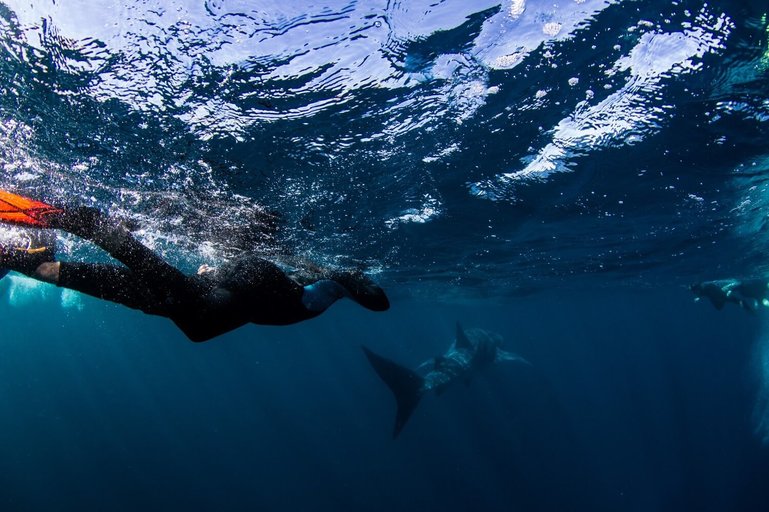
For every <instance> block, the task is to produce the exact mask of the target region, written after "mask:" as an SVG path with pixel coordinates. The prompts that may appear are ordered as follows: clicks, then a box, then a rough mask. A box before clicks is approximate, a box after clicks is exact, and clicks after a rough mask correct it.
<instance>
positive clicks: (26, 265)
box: [0, 191, 390, 342]
mask: <svg viewBox="0 0 769 512" xmlns="http://www.w3.org/2000/svg"><path fill="white" fill-rule="evenodd" d="M0 222H3V223H6V224H14V225H19V226H23V227H24V228H33V229H24V230H23V232H22V233H21V234H20V235H18V236H17V240H10V241H6V242H2V241H0V269H5V271H7V270H13V271H16V272H20V273H22V274H25V275H27V276H29V277H32V278H34V279H37V280H39V281H43V282H47V283H52V284H55V285H57V286H60V287H64V288H69V289H72V290H76V291H79V292H82V293H85V294H88V295H91V296H94V297H97V298H100V299H105V300H108V301H111V302H116V303H118V304H122V305H124V306H127V307H129V308H133V309H138V310H140V311H143V312H145V313H147V314H150V315H159V316H163V317H166V318H169V319H171V320H172V321H173V322H174V323H175V324H176V325H177V326H178V327H179V329H181V330H182V331H183V332H184V334H186V335H187V337H188V338H189V339H191V340H192V341H196V342H200V341H206V340H209V339H211V338H214V337H216V336H219V335H221V334H224V333H225V332H228V331H231V330H233V329H236V328H238V327H241V326H243V325H245V324H247V323H255V324H263V325H287V324H292V323H296V322H301V321H303V320H308V319H310V318H313V317H316V316H318V315H319V314H321V313H322V312H323V311H325V310H326V309H327V308H328V307H329V306H331V305H332V304H333V303H334V302H336V301H337V300H338V299H341V298H343V297H348V298H350V299H352V300H354V301H355V302H357V303H358V304H360V305H361V306H363V307H364V308H367V309H370V310H372V311H385V310H387V309H388V308H389V307H390V303H389V300H388V299H387V296H386V295H385V293H384V291H383V290H382V289H381V288H380V287H379V286H377V285H376V284H374V283H373V282H372V281H371V280H370V279H368V278H367V277H366V276H365V275H364V274H363V273H362V272H360V271H342V270H325V269H320V268H318V267H313V268H308V269H304V270H305V273H304V274H297V275H292V276H289V275H288V274H287V273H286V272H284V271H283V270H281V268H280V267H278V266H277V265H276V264H275V263H272V262H270V261H268V260H266V259H264V258H262V257H259V256H256V255H247V256H243V257H240V258H237V259H234V260H232V261H229V262H227V263H225V264H224V265H222V266H221V267H220V268H218V269H211V268H210V267H207V266H205V265H203V266H201V269H200V270H199V271H198V274H197V275H186V274H184V273H182V272H181V271H179V270H178V269H177V268H175V267H173V266H172V265H170V264H169V263H167V262H166V261H164V260H163V259H162V258H161V257H160V256H158V255H157V254H156V253H155V252H154V251H152V250H151V249H149V248H148V247H146V246H145V245H143V244H142V243H141V242H139V241H138V240H137V239H136V238H134V236H133V235H132V234H131V232H130V231H129V230H128V229H127V228H126V227H125V226H123V225H122V224H121V223H120V222H117V221H116V220H114V219H111V218H110V217H109V216H107V215H104V214H103V213H101V212H100V211H98V210H96V209H94V208H87V207H78V208H74V209H65V208H57V207H53V206H50V205H47V204H45V203H42V202H40V201H35V200H33V199H29V198H26V197H23V196H19V195H16V194H13V193H10V192H7V191H0ZM45 228H48V229H45ZM51 229H60V230H63V231H66V232H69V233H71V234H73V235H76V236H78V237H80V238H83V239H86V240H90V241H92V242H93V243H95V244H96V245H98V246H99V247H101V248H102V249H104V250H105V251H106V252H107V253H109V254H110V255H111V256H112V257H113V258H115V259H116V260H118V261H119V262H121V263H122V264H123V265H124V266H120V265H112V264H105V263H80V262H69V261H57V260H56V258H55V251H54V244H55V234H54V233H53V232H51V231H50V230H51ZM3 274H4V272H3V271H2V270H0V277H2V275H3Z"/></svg>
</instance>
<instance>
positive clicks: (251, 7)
mask: <svg viewBox="0 0 769 512" xmlns="http://www.w3.org/2000/svg"><path fill="white" fill-rule="evenodd" d="M286 4H287V5H277V4H274V3H271V2H223V1H214V0H209V1H205V2H204V1H200V2H192V1H180V0H179V1H165V2H156V1H147V2H141V3H127V4H125V5H123V4H121V3H113V2H110V1H106V0H105V1H103V2H85V1H84V2H66V3H65V2H52V1H43V2H33V3H32V4H30V3H29V2H16V1H7V0H6V1H5V2H0V42H2V45H0V187H2V188H11V189H14V190H18V191H22V192H24V193H26V194H27V195H31V196H35V197H41V198H47V199H49V200H52V201H61V202H73V203H84V204H90V205H94V206H97V207H100V208H102V209H105V210H109V211H111V212H112V213H113V214H115V215H118V216H122V217H124V218H127V219H129V220H131V221H133V223H134V224H135V226H136V227H137V231H136V234H137V236H139V237H140V238H141V239H142V240H143V241H145V242H146V243H148V244H149V245H151V246H152V247H154V248H156V249H157V250H158V251H160V252H161V253H162V254H164V255H165V256H166V257H168V258H169V259H170V260H171V261H173V262H174V263H177V264H179V265H180V266H182V267H183V268H185V269H194V268H195V267H197V265H199V264H200V263H204V262H212V263H216V262H217V261H220V260H222V259H223V258H227V257H231V256H233V255H236V254H238V253H242V252H244V251H260V252H265V253H267V254H275V253H279V252H285V251H286V250H290V251H291V252H294V253H296V254H299V255H302V256H307V257H312V258H314V259H316V260H319V261H322V262H324V263H326V264H334V265H353V266H360V267H363V268H366V269H367V270H368V271H369V272H370V273H371V274H372V275H373V276H374V277H375V279H376V280H377V281H378V282H380V283H381V284H382V285H383V286H384V287H385V288H386V289H387V291H388V293H389V294H390V296H391V298H392V303H393V307H392V309H391V310H390V311H389V312H387V313H380V314H374V313H369V312H366V311H363V310H362V309H361V308H359V307H356V306H355V305H354V304H351V303H349V302H342V303H339V304H336V305H334V306H333V308H332V309H331V310H330V311H328V312H327V313H325V314H324V315H322V316H321V317H319V318H317V319H315V320H312V321H310V322H307V323H304V324H300V325H295V326H291V327H281V328H275V327H259V326H248V327H245V328H242V329H240V330H238V331H235V332H232V333H229V334H227V335H224V336H222V337H220V338H218V339H216V340H213V341H211V342H209V343H205V344H197V345H195V344H191V343H189V342H188V341H187V340H186V339H185V338H184V337H183V336H182V335H181V334H180V333H179V332H178V331H177V330H176V329H175V328H174V327H173V325H172V324H171V323H170V322H168V321H166V320H163V319H158V318H154V317H149V316H146V315H143V314H141V313H137V312H135V311H130V310H127V309H125V308H121V307H120V306H117V305H112V304H106V303H102V302H99V301H96V300H93V299H90V298H87V297H83V296H80V295H78V294H75V293H69V292H64V293H63V292H62V291H61V290H60V289H56V288H53V287H48V286H46V285H40V284H36V283H34V282H33V281H30V280H28V279H24V278H22V277H20V276H18V275H13V274H12V275H9V276H7V277H5V278H4V279H3V280H2V281H0V307H1V308H2V314H0V332H1V333H2V335H1V336H0V351H1V353H2V356H1V357H0V453H2V457H0V504H2V508H3V510H105V509H112V510H137V509H146V510H169V509H180V508H182V507H184V508H187V509H192V510H250V509H255V508H262V509H266V510H358V509H366V510H382V511H385V510H532V511H534V510H590V511H593V510H607V511H609V510H643V511H647V510H671V511H672V510H713V511H721V510H740V511H742V510H745V511H753V510H767V509H769V491H768V490H767V485H766V482H767V481H769V452H768V451H767V445H769V333H767V332H766V329H767V325H766V324H767V315H766V311H759V312H757V313H756V314H749V313H747V312H745V311H743V310H740V309H738V308H737V307H736V306H735V307H729V306H733V304H728V305H727V307H726V308H725V309H724V310H723V311H716V310H715V309H714V308H712V307H711V306H710V304H707V303H694V302H693V300H692V299H693V297H692V296H691V294H690V293H689V292H688V290H687V285H689V284H690V283H692V282H694V281H698V280H705V279H720V278H732V277H738V278H740V277H761V276H765V275H766V274H767V272H769V267H768V266H767V263H766V259H765V254H766V253H767V249H769V237H767V236H766V219H767V216H766V213H765V212H766V208H767V206H769V204H768V203H769V201H768V200H767V197H769V196H767V188H766V178H767V176H768V175H769V174H767V173H768V172H769V167H768V166H769V158H767V157H768V156H769V145H768V144H767V140H769V139H768V138H767V137H769V130H768V127H769V125H767V121H769V94H767V92H769V31H768V30H767V7H766V5H765V4H764V3H763V2H748V1H745V2H736V1H730V2H726V1H723V2H707V3H706V2H703V1H694V0H692V1H689V0H682V1H678V2H672V3H671V2H662V1H648V2H631V1H628V0H620V1H598V0H585V1H584V2H576V1H572V0H557V1H555V2H553V1H549V2H540V1H534V0H527V1H524V0H509V1H504V2H499V1H496V2H495V1H474V2H466V1H443V2H420V1H412V2H405V1H403V2H384V1H381V2H376V1H373V0H372V1H364V2H354V1H352V2H343V1H342V2H337V1H328V2H326V3H323V4H310V5H299V4H297V5H292V4H291V3H286ZM265 209H267V210H270V211H274V212H278V213H279V214H280V216H281V220H280V228H279V232H278V234H277V236H275V237H269V238H265V237H264V236H260V233H259V232H255V231H254V230H253V229H251V228H252V227H253V221H254V219H255V218H258V214H259V212H261V211H263V210H265ZM59 249H60V251H59V252H60V256H61V257H62V258H67V259H83V258H88V259H93V258H102V255H100V254H99V253H98V252H97V251H96V250H95V249H94V248H93V247H91V246H89V245H88V244H85V243H83V242H81V241H79V240H76V239H74V238H68V237H63V238H62V240H61V243H60V248H59ZM457 320H459V321H461V322H463V324H465V325H466V326H468V327H472V326H477V327H481V328H484V329H488V330H491V331H495V332H499V333H500V334H502V335H503V336H504V338H505V340H506V341H505V348H506V349H508V350H511V351H513V352H516V353H518V354H520V355H521V356H523V357H525V358H526V359H527V360H529V361H530V362H531V363H532V366H531V367H521V366H515V367H513V366H508V367H502V366H500V367H497V368H494V369H492V370H490V371H489V372H488V373H487V374H486V375H484V376H479V377H478V378H476V379H473V382H472V384H471V385H470V386H467V387H466V386H463V385H459V386H457V387H456V388H454V389H452V390H450V391H448V392H446V393H445V394H444V395H442V396H440V397H437V398H436V397H432V396H431V397H427V398H426V399H425V400H424V401H423V403H422V404H420V407H419V408H418V409H417V411H416V413H415V415H414V417H413V418H412V419H411V420H410V422H409V424H408V425H407V427H406V428H405V429H404V431H403V433H402V434H401V437H400V438H399V439H398V440H397V441H395V442H393V441H392V440H391V439H390V433H391V429H392V421H393V416H394V407H395V405H394V401H393V399H392V396H391V395H390V393H389V391H388V390H387V388H386V387H385V386H384V384H383V383H382V382H381V381H380V380H379V379H378V377H377V376H376V374H375V373H374V372H373V371H372V370H371V368H370V367H369V365H368V362H367V361H366V358H365V357H364V355H363V352H362V351H361V350H360V348H359V347H360V345H361V344H366V345H367V346H369V347H371V348H372V349H374V350H376V351H377V352H379V353H382V354H384V355H386V356H387V357H390V358H392V359H394V360H396V361H399V362H402V363H403V364H405V365H407V366H411V367H416V366H417V365H419V364H420V363H422V362H423V361H425V360H426V359H429V358H430V357H432V356H434V355H436V354H439V353H441V352H443V351H445V349H446V348H447V347H448V345H449V343H450V342H451V340H452V337H453V329H454V323H455V322H456V321H457Z"/></svg>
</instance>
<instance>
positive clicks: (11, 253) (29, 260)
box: [0, 229, 56, 275]
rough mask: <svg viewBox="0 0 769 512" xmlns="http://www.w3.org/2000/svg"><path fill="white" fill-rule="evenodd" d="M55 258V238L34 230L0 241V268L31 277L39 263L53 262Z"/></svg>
mask: <svg viewBox="0 0 769 512" xmlns="http://www.w3.org/2000/svg"><path fill="white" fill-rule="evenodd" d="M55 256H56V253H55V238H53V237H51V236H50V235H49V234H48V233H46V232H43V231H39V230H36V229H35V230H32V229H30V230H25V231H24V232H21V233H19V234H18V235H17V236H15V237H13V238H12V239H10V240H5V241H0V268H5V269H9V270H14V271H16V272H21V273H22V274H26V275H32V274H34V273H35V270H37V267H39V266H40V264H41V263H46V262H50V261H54V259H55Z"/></svg>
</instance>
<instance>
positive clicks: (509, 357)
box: [494, 348, 531, 366]
mask: <svg viewBox="0 0 769 512" xmlns="http://www.w3.org/2000/svg"><path fill="white" fill-rule="evenodd" d="M494 360H495V362H497V363H501V362H503V361H509V362H513V363H523V364H527V365H529V366H531V363H530V362H528V361H527V360H526V359H524V358H522V357H521V356H519V355H518V354H513V353H512V352H507V351H505V350H502V349H500V348H498V349H497V355H496V357H495V358H494Z"/></svg>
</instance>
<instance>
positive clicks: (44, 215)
mask: <svg viewBox="0 0 769 512" xmlns="http://www.w3.org/2000/svg"><path fill="white" fill-rule="evenodd" d="M62 211H63V210H61V208H56V207H54V206H51V205H49V204H45V203H43V202H41V201H35V200H34V199H30V198H28V197H24V196H20V195H18V194H13V193H11V192H8V191H7V190H2V189H0V222H4V223H7V224H22V225H25V226H35V227H38V228H45V227H47V226H48V222H47V219H48V216H49V215H53V214H58V213H61V212H62Z"/></svg>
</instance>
